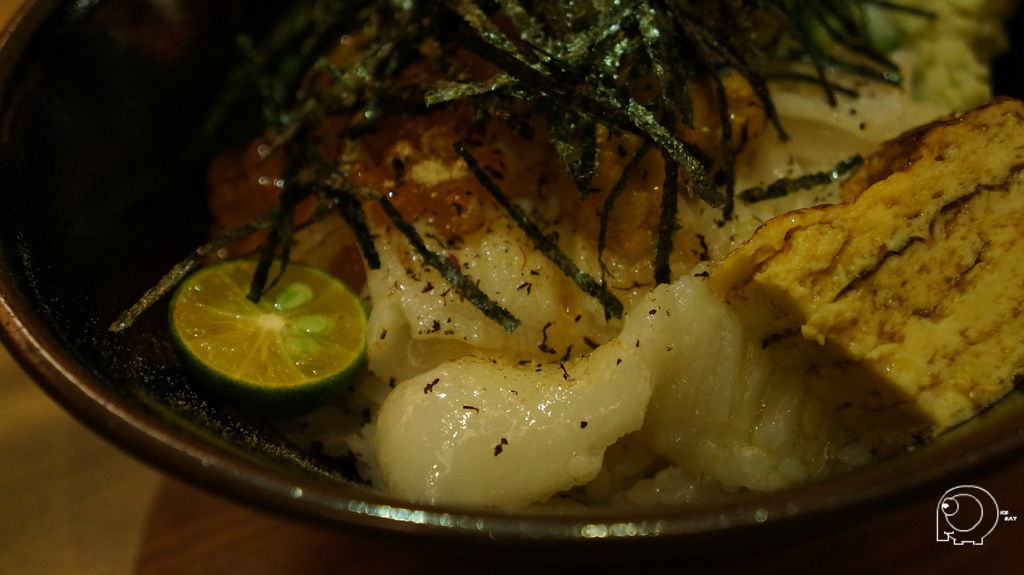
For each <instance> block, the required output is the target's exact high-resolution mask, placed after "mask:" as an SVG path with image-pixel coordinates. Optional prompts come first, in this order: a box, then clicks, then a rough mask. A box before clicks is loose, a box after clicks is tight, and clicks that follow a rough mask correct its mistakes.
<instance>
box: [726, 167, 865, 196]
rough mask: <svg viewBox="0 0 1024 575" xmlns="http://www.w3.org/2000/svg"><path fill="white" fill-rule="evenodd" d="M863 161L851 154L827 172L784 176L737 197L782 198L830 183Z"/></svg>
mask: <svg viewBox="0 0 1024 575" xmlns="http://www.w3.org/2000/svg"><path fill="white" fill-rule="evenodd" d="M863 163H864V159H863V158H861V157H860V156H851V157H849V158H845V159H843V160H841V161H840V162H839V163H837V164H836V165H835V166H833V167H832V169H831V170H829V171H827V172H816V173H813V174H804V175H802V176H798V177H796V178H782V179H779V180H775V181H774V182H772V183H771V184H769V185H767V186H757V187H753V188H747V189H746V190H743V191H742V192H741V193H740V194H738V195H737V197H738V198H739V199H740V200H742V201H744V202H746V203H748V204H752V203H756V202H763V201H765V200H771V199H775V198H781V197H783V196H786V195H788V194H789V193H791V192H795V191H798V190H806V189H809V188H813V187H816V186H823V185H826V184H830V183H832V182H834V181H836V180H838V179H840V178H841V177H843V176H844V175H846V174H847V173H849V172H850V171H851V170H853V169H854V168H856V167H857V166H859V165H861V164H863Z"/></svg>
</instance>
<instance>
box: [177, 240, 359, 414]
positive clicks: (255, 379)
mask: <svg viewBox="0 0 1024 575" xmlns="http://www.w3.org/2000/svg"><path fill="white" fill-rule="evenodd" d="M279 265H280V264H275V265H274V267H273V269H272V270H271V273H270V278H275V277H276V276H277V271H278V269H279V268H278V266H279ZM255 268H256V262H255V261H251V260H231V261H226V262H222V263H218V264H215V265H212V266H208V267H205V268H201V269H200V270H198V271H196V272H194V273H193V274H191V275H190V276H188V277H187V278H185V280H184V281H183V282H182V283H181V284H180V285H179V286H178V288H177V289H176V290H175V292H174V295H173V296H172V297H171V302H170V308H169V321H170V333H171V340H172V341H173V343H174V345H175V347H176V348H177V350H178V352H179V355H180V356H181V358H182V360H183V363H184V365H185V368H186V369H187V370H188V371H189V373H190V374H191V375H192V376H193V378H194V380H195V381H196V382H197V383H199V384H200V385H201V386H202V387H203V388H204V389H205V390H206V391H207V392H208V393H209V394H210V395H211V396H213V397H214V398H216V399H217V400H219V401H222V402H224V403H226V404H229V405H232V406H235V407H238V408H240V409H243V410H246V411H250V412H255V413H259V414H264V415H281V416H286V415H297V414H300V413H304V412H308V411H311V410H313V409H315V408H317V407H319V406H321V405H323V404H324V403H326V402H328V401H330V400H331V398H332V397H333V396H334V395H336V394H337V393H339V392H340V391H341V390H343V389H345V388H347V387H348V386H350V384H351V383H352V381H353V380H354V379H355V378H356V376H357V375H358V374H359V372H360V371H361V368H362V366H363V364H364V363H365V360H366V329H367V327H366V321H367V318H366V312H365V310H364V308H363V306H362V302H361V301H360V299H359V297H358V296H357V295H356V294H355V293H353V292H352V291H351V290H350V289H349V288H348V286H346V285H345V284H344V283H342V282H341V280H339V279H337V278H335V277H334V276H332V275H330V274H329V273H327V272H325V271H323V270H321V269H319V268H316V267H312V266H307V265H303V264H296V263H289V264H288V266H287V268H286V269H285V273H284V275H282V276H281V277H280V278H279V279H277V281H275V282H274V283H273V284H272V285H270V286H269V289H267V291H266V293H265V294H263V297H261V299H260V301H259V302H252V301H250V300H249V299H248V298H247V297H246V295H247V294H248V291H249V284H250V281H251V278H252V275H253V272H254V271H255Z"/></svg>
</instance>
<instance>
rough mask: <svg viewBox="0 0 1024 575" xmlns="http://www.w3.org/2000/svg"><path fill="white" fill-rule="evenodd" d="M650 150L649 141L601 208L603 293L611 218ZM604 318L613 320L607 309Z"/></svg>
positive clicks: (599, 260) (599, 243)
mask: <svg viewBox="0 0 1024 575" xmlns="http://www.w3.org/2000/svg"><path fill="white" fill-rule="evenodd" d="M650 149H651V143H650V142H648V141H647V140H644V142H643V143H642V144H640V147H639V148H638V149H637V151H636V152H635V153H634V154H633V157H632V158H630V160H629V163H627V164H626V166H625V167H624V168H622V173H621V174H619V179H618V180H616V181H615V185H614V186H612V189H611V190H610V191H609V192H608V196H607V197H605V199H604V203H603V204H602V206H601V224H600V228H599V230H598V234H597V264H598V266H600V268H601V289H602V290H603V291H607V290H608V268H607V267H606V266H605V264H604V250H605V247H606V246H607V242H608V221H609V219H610V218H611V213H612V210H614V209H615V202H617V201H618V199H619V196H620V195H621V194H622V192H623V190H625V188H626V183H627V182H628V181H629V180H630V178H632V177H633V172H635V171H636V168H637V166H639V165H640V160H642V159H643V157H644V156H646V155H647V152H648V151H650ZM604 317H605V319H606V320H607V319H610V318H611V312H610V311H609V310H608V309H607V308H605V310H604Z"/></svg>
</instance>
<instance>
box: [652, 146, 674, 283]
mask: <svg viewBox="0 0 1024 575" xmlns="http://www.w3.org/2000/svg"><path fill="white" fill-rule="evenodd" d="M678 211H679V164H676V163H675V162H665V184H664V185H663V186H662V190H661V218H660V220H659V222H658V243H657V246H656V248H655V252H654V281H655V282H657V283H660V284H667V283H669V282H671V281H672V267H671V263H670V259H671V256H672V244H673V241H674V238H675V234H676V230H677V229H678V227H679V225H678V223H677V222H676V214H677V213H678Z"/></svg>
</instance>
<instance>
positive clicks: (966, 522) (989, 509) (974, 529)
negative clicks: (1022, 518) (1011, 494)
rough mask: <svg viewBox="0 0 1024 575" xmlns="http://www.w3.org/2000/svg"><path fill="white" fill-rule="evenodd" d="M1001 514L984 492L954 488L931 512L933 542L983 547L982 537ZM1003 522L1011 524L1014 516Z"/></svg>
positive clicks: (976, 487) (991, 529)
mask: <svg viewBox="0 0 1024 575" xmlns="http://www.w3.org/2000/svg"><path fill="white" fill-rule="evenodd" d="M1005 515H1007V514H1006V512H1000V511H999V504H998V503H997V502H996V498H995V497H993V496H992V494H991V493H989V492H988V490H987V489H984V488H981V487H978V486H977V485H958V486H956V487H954V488H952V489H949V490H947V491H946V492H945V493H943V494H942V497H940V498H939V505H938V507H937V508H936V509H935V540H936V541H952V542H953V544H954V545H963V544H965V543H970V544H972V545H983V544H984V543H985V538H986V537H988V535H989V533H992V531H993V530H994V529H995V528H996V525H999V518H1000V517H1003V516H1005ZM1004 519H1005V520H1007V521H1012V520H1015V519H1016V517H1014V518H1010V517H1008V516H1007V517H1004Z"/></svg>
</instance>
